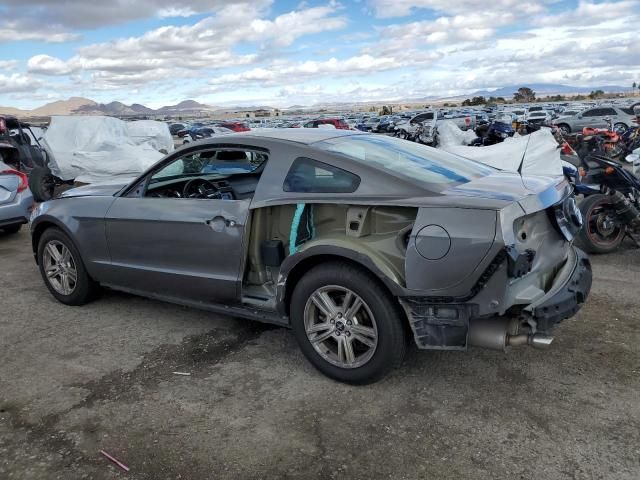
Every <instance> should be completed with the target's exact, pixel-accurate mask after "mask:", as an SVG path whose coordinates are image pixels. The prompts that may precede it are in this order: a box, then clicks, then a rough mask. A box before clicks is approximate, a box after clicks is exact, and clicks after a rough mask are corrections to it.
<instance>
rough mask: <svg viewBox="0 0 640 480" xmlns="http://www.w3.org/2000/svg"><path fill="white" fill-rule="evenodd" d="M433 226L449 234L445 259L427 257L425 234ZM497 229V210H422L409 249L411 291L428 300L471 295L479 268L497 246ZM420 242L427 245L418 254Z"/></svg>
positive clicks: (407, 269) (408, 263)
mask: <svg viewBox="0 0 640 480" xmlns="http://www.w3.org/2000/svg"><path fill="white" fill-rule="evenodd" d="M430 225H435V226H439V227H442V228H443V229H444V230H446V231H447V233H448V234H449V237H450V247H449V249H448V251H447V253H446V254H445V255H444V256H443V257H441V258H437V259H428V258H425V256H424V254H425V253H428V252H426V251H425V249H427V250H428V245H429V239H428V238H423V237H424V235H425V234H424V233H423V232H425V230H424V228H425V227H428V226H430ZM496 225H497V212H496V211H495V210H480V209H469V208H421V209H420V211H419V213H418V217H417V218H416V222H415V226H414V228H413V231H412V233H411V238H410V239H409V245H408V248H407V256H406V281H407V288H408V289H409V290H413V291H416V292H420V294H422V295H428V296H431V295H436V296H460V295H465V294H467V293H468V292H469V291H470V290H471V288H472V287H473V284H474V283H475V280H476V279H477V277H478V276H479V275H480V273H481V269H480V268H479V266H481V264H482V263H483V260H484V259H485V258H486V257H487V256H488V254H489V253H490V252H491V250H492V247H493V246H494V243H495V238H496ZM438 241H439V239H438ZM420 242H425V243H424V244H423V246H422V247H420V251H418V244H419V243H420ZM424 245H426V247H425V246H424ZM436 245H437V243H436V242H434V246H436ZM500 246H501V245H500ZM434 256H435V257H437V256H438V255H434Z"/></svg>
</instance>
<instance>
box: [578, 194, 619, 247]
mask: <svg viewBox="0 0 640 480" xmlns="http://www.w3.org/2000/svg"><path fill="white" fill-rule="evenodd" d="M580 212H582V218H583V219H584V225H583V227H582V230H580V233H579V234H578V236H577V237H576V244H577V245H578V246H579V247H580V248H582V249H583V250H585V251H586V252H588V253H611V252H613V251H614V250H616V249H617V248H618V247H619V246H620V244H621V243H622V240H624V235H625V232H626V228H625V226H624V225H619V224H618V223H617V218H616V212H615V209H614V208H613V204H612V203H611V200H610V199H609V196H608V195H601V194H598V195H590V196H588V197H586V198H585V199H584V200H583V201H582V202H581V203H580Z"/></svg>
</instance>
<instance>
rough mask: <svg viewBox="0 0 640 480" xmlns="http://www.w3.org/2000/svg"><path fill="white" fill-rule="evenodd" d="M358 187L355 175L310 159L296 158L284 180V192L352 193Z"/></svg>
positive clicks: (358, 183) (358, 182)
mask: <svg viewBox="0 0 640 480" xmlns="http://www.w3.org/2000/svg"><path fill="white" fill-rule="evenodd" d="M359 185H360V177H358V176H357V175H356V174H354V173H351V172H347V171H346V170H342V169H341V168H338V167H334V166H333V165H329V164H327V163H324V162H319V161H317V160H313V159H311V158H305V157H301V158H296V159H295V161H294V162H293V165H291V168H290V169H289V173H287V176H286V178H285V179H284V184H283V187H282V188H283V190H284V191H285V192H299V193H353V192H355V191H356V190H357V189H358V186H359Z"/></svg>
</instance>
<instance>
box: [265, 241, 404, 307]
mask: <svg viewBox="0 0 640 480" xmlns="http://www.w3.org/2000/svg"><path fill="white" fill-rule="evenodd" d="M331 261H336V262H343V263H347V264H349V265H352V266H354V267H356V268H359V269H361V270H363V271H365V272H366V273H368V274H370V275H372V276H373V277H375V280H376V281H377V282H378V283H379V284H380V285H381V286H382V287H383V288H384V289H385V290H386V291H387V292H388V293H389V295H391V296H392V297H394V298H396V297H398V296H401V295H402V294H403V293H404V287H403V286H402V285H401V284H400V280H399V279H398V278H396V277H395V276H394V277H393V278H392V277H390V276H389V274H388V273H389V272H385V271H384V270H383V268H384V266H378V265H376V263H374V261H373V260H371V258H369V257H368V256H366V255H363V254H359V253H357V252H354V251H352V250H348V249H345V248H340V247H332V246H329V245H327V246H316V247H312V248H310V249H308V250H305V251H303V252H300V253H298V254H295V255H292V256H289V257H287V258H286V259H285V260H284V262H283V263H282V265H281V267H280V273H279V275H278V282H277V292H276V299H277V309H278V313H280V314H281V315H286V316H288V315H289V305H290V301H291V295H292V293H293V289H294V288H295V286H296V284H297V283H298V280H300V279H301V278H302V276H303V275H304V274H305V273H306V272H308V271H309V270H311V269H312V268H313V267H315V266H316V265H320V264H322V263H326V262H331ZM385 270H386V269H385ZM398 305H399V303H398Z"/></svg>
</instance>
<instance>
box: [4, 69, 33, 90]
mask: <svg viewBox="0 0 640 480" xmlns="http://www.w3.org/2000/svg"><path fill="white" fill-rule="evenodd" d="M40 86H42V82H41V81H40V80H36V79H34V78H32V77H30V76H28V75H21V74H19V73H13V74H11V75H3V74H0V91H1V92H3V93H14V92H32V91H35V90H37V89H38V88H39V87H40Z"/></svg>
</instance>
